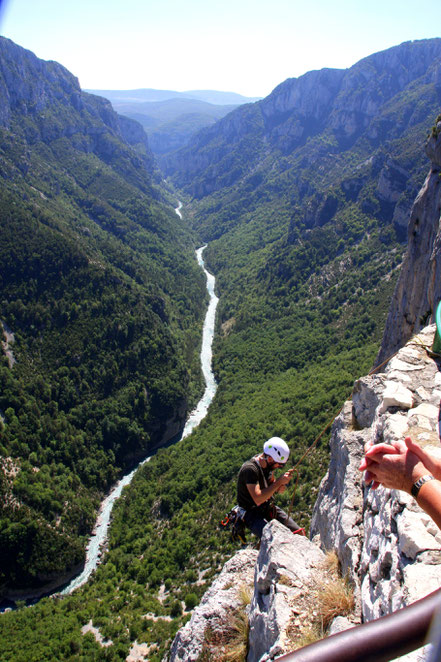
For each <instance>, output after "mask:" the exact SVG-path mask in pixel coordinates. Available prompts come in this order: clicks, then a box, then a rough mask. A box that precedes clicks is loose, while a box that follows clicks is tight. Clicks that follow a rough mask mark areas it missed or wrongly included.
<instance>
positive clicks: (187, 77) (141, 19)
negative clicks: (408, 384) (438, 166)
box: [0, 0, 441, 97]
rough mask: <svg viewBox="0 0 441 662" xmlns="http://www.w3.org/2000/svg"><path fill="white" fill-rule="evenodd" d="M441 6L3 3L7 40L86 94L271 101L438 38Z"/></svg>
mask: <svg viewBox="0 0 441 662" xmlns="http://www.w3.org/2000/svg"><path fill="white" fill-rule="evenodd" d="M439 8H440V0H312V1H308V0H3V1H2V0H0V34H1V35H3V36H5V37H8V38H9V39H12V41H14V42H15V43H17V44H19V45H20V46H23V47H24V48H27V49H28V50H31V51H32V52H34V53H35V54H36V55H37V56H38V57H39V58H42V59H43V60H55V61H57V62H59V63H60V64H62V65H64V66H65V67H66V68H67V69H69V71H71V72H72V73H73V74H74V75H75V76H77V77H78V79H79V81H80V85H81V87H82V88H83V89H99V90H103V89H108V90H128V89H138V88H154V89H163V90H164V89H165V90H177V91H186V90H221V91H227V92H238V93H239V94H243V95H245V96H259V97H264V96H267V95H268V94H269V93H270V92H271V91H272V90H273V89H274V87H276V85H278V84H279V83H281V82H283V81H284V80H286V79H287V78H291V77H297V76H300V75H302V74H304V73H306V72H307V71H311V70H312V69H322V68H323V67H332V68H341V69H343V68H347V67H350V66H351V65H353V64H355V63H356V62H358V60H360V59H362V58H363V57H366V56H368V55H371V54H372V53H376V52H378V51H381V50H384V49H386V48H390V47H391V46H395V45H397V44H400V43H402V42H404V41H409V40H414V39H426V38H431V37H438V36H440V33H441V24H440V21H439V15H440V12H439Z"/></svg>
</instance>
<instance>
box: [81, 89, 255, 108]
mask: <svg viewBox="0 0 441 662" xmlns="http://www.w3.org/2000/svg"><path fill="white" fill-rule="evenodd" d="M84 91H85V92H89V93H90V94H97V95H98V96H101V97H105V98H106V99H109V101H111V102H112V103H113V102H116V103H134V102H136V103H142V102H149V103H152V102H157V101H168V100H170V99H197V100H198V101H205V103H211V104H214V105H217V106H228V105H235V106H239V105H240V104H243V103H253V102H254V101H259V99H261V98H262V97H246V96H244V95H242V94H237V93H236V92H221V91H218V90H189V91H188V92H177V91H176V90H156V89H151V88H140V89H136V90H89V89H87V90H84Z"/></svg>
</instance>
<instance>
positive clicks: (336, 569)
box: [287, 552, 354, 650]
mask: <svg viewBox="0 0 441 662" xmlns="http://www.w3.org/2000/svg"><path fill="white" fill-rule="evenodd" d="M301 607H302V616H301V617H293V619H292V622H291V624H290V626H289V629H288V631H287V634H288V638H289V641H290V644H291V649H293V650H296V649H298V648H303V647H304V646H307V645H308V644H311V643H313V642H314V641H317V640H319V639H323V638H324V637H326V634H327V630H328V628H329V626H330V625H331V623H332V621H333V620H334V618H335V617H336V616H348V615H349V614H351V612H352V611H353V609H354V594H353V590H352V587H351V585H350V582H349V580H348V578H347V577H342V576H341V568H340V563H339V560H338V557H337V554H336V553H335V552H328V553H327V554H326V558H325V560H324V562H323V565H322V568H321V572H320V574H319V576H318V577H317V579H316V581H315V583H314V585H313V586H312V587H311V588H310V590H309V591H305V592H304V593H303V599H302V605H301ZM297 613H299V611H298V610H297Z"/></svg>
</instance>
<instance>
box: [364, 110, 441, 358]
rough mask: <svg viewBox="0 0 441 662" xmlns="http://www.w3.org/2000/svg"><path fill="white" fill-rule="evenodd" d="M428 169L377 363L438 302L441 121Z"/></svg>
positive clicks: (419, 324)
mask: <svg viewBox="0 0 441 662" xmlns="http://www.w3.org/2000/svg"><path fill="white" fill-rule="evenodd" d="M426 153H427V155H428V157H429V159H430V161H431V169H430V172H429V174H428V175H427V178H426V181H425V182H424V186H423V188H422V189H421V191H420V192H419V194H418V196H417V198H416V200H415V203H414V205H413V208H412V212H411V216H410V222H409V226H408V249H407V254H406V258H405V260H404V263H403V267H402V269H401V272H400V277H399V280H398V283H397V286H396V289H395V292H394V296H393V299H392V302H391V307H390V310H389V315H388V318H387V322H386V327H385V331H384V336H383V341H382V344H381V348H380V352H379V354H378V357H377V363H380V362H381V361H383V360H384V359H385V358H386V357H387V356H389V355H390V354H392V353H393V352H395V351H396V350H397V349H398V348H399V347H401V346H402V345H403V344H404V343H405V342H406V340H408V339H409V338H410V337H411V336H412V335H413V334H414V333H417V332H418V331H419V330H420V329H421V328H423V327H424V326H425V324H428V323H429V322H430V321H434V315H435V312H436V307H437V304H438V302H439V301H440V300H441V121H439V122H438V123H437V126H436V128H435V130H434V131H433V133H432V136H431V137H430V139H429V141H428V143H427V145H426Z"/></svg>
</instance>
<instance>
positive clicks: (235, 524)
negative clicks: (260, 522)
mask: <svg viewBox="0 0 441 662" xmlns="http://www.w3.org/2000/svg"><path fill="white" fill-rule="evenodd" d="M245 512H246V511H245V508H241V507H240V506H234V508H232V509H231V510H230V512H229V513H227V514H226V515H225V517H224V519H223V520H222V521H221V523H220V524H221V526H222V527H223V528H224V529H231V539H232V541H233V542H237V541H238V540H240V542H241V543H242V545H245V544H246V535H245V521H244V517H245Z"/></svg>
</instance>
